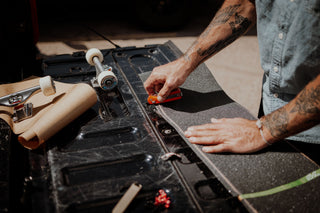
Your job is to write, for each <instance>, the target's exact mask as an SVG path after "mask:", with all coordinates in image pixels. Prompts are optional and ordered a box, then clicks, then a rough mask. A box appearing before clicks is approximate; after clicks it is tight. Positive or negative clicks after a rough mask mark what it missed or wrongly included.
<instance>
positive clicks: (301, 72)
mask: <svg viewBox="0 0 320 213" xmlns="http://www.w3.org/2000/svg"><path fill="white" fill-rule="evenodd" d="M256 8H257V31H258V40H259V47H260V56H261V66H262V69H263V70H264V81H263V93H262V97H263V108H264V113H265V114H269V113H270V112H272V111H274V110H276V109H278V108H280V107H282V106H283V105H285V104H287V103H288V102H289V101H291V100H292V99H293V98H294V97H295V96H296V95H297V94H298V93H299V92H300V91H301V90H302V89H303V88H304V87H305V86H306V85H307V84H308V83H309V82H310V81H311V80H313V79H314V78H315V77H316V76H317V75H318V74H320V0H256ZM288 139H291V140H297V141H303V142H310V143H320V125H317V126H315V127H313V128H311V129H309V130H307V131H304V132H301V133H299V134H297V135H295V136H292V137H289V138H288Z"/></svg>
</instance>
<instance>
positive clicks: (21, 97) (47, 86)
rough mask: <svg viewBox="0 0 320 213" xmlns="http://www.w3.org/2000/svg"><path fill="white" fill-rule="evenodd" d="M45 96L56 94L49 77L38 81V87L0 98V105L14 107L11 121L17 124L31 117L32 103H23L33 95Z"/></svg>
mask: <svg viewBox="0 0 320 213" xmlns="http://www.w3.org/2000/svg"><path fill="white" fill-rule="evenodd" d="M41 91H42V93H43V94H44V95H45V96H49V95H53V94H55V93H56V88H55V85H54V82H53V80H52V78H51V77H50V76H46V77H43V78H40V79H39V85H38V86H34V87H31V88H28V89H25V90H21V91H18V92H15V93H12V94H9V95H6V96H3V97H0V105H1V106H7V107H14V110H13V115H12V120H13V121H14V122H19V121H21V120H24V119H26V118H29V117H31V116H32V109H33V104H32V103H26V104H25V102H26V101H27V100H28V99H29V98H30V97H31V96H32V95H34V94H37V93H39V92H41Z"/></svg>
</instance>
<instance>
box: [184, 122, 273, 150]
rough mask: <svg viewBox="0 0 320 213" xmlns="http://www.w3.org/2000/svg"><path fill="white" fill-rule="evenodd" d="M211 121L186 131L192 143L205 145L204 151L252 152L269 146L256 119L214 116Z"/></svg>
mask: <svg viewBox="0 0 320 213" xmlns="http://www.w3.org/2000/svg"><path fill="white" fill-rule="evenodd" d="M211 122H212V123H209V124H204V125H200V126H192V127H189V128H188V130H187V131H186V132H185V136H186V137H187V138H188V139H189V141H190V143H193V144H201V145H204V147H203V148H202V150H203V151H204V152H208V153H219V152H234V153H252V152H256V151H258V150H261V149H263V148H265V147H267V146H268V144H266V143H265V142H264V141H263V139H262V137H261V134H260V131H259V129H258V127H257V126H256V124H255V123H256V121H252V120H247V119H243V118H233V119H226V118H224V119H214V118H212V119H211Z"/></svg>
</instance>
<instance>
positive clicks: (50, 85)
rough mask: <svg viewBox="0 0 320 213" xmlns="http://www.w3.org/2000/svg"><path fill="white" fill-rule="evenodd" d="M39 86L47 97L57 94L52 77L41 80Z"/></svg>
mask: <svg viewBox="0 0 320 213" xmlns="http://www.w3.org/2000/svg"><path fill="white" fill-rule="evenodd" d="M39 84H40V88H41V91H42V93H43V94H44V95H45V96H49V95H53V94H55V93H56V87H55V85H54V82H53V80H52V78H51V76H46V77H43V78H40V80H39Z"/></svg>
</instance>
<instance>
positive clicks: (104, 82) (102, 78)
mask: <svg viewBox="0 0 320 213" xmlns="http://www.w3.org/2000/svg"><path fill="white" fill-rule="evenodd" d="M97 81H98V84H99V86H100V87H101V88H102V89H103V90H111V89H113V88H114V87H115V86H117V84H118V79H117V77H116V76H115V74H114V73H113V72H111V71H104V72H101V73H100V74H99V75H98V78H97Z"/></svg>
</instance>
